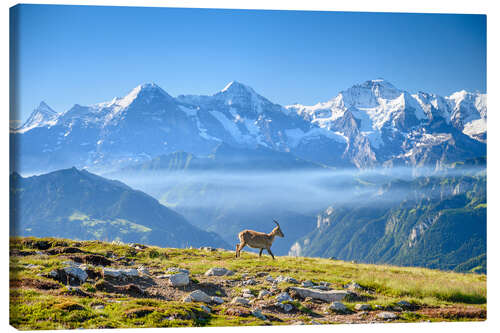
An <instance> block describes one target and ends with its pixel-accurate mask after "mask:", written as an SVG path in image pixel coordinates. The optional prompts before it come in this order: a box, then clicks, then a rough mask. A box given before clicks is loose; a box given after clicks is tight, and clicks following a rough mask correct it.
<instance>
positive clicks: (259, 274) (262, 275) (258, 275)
mask: <svg viewBox="0 0 500 333" xmlns="http://www.w3.org/2000/svg"><path fill="white" fill-rule="evenodd" d="M267 275H268V273H267V272H259V273H257V274H256V275H255V276H257V277H264V276H267Z"/></svg>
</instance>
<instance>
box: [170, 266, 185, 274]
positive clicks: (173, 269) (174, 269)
mask: <svg viewBox="0 0 500 333" xmlns="http://www.w3.org/2000/svg"><path fill="white" fill-rule="evenodd" d="M167 273H169V274H175V273H184V274H187V275H189V270H188V269H184V268H179V267H169V268H168V269H167Z"/></svg>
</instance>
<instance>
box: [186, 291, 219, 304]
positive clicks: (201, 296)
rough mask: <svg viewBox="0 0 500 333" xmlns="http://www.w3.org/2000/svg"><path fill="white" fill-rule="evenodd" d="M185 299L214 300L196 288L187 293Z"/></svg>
mask: <svg viewBox="0 0 500 333" xmlns="http://www.w3.org/2000/svg"><path fill="white" fill-rule="evenodd" d="M183 301H184V302H203V303H210V302H211V301H212V298H211V297H210V296H208V295H207V294H205V293H204V292H203V291H201V290H194V291H192V292H191V293H190V294H189V295H187V296H186V297H185V298H184V300H183Z"/></svg>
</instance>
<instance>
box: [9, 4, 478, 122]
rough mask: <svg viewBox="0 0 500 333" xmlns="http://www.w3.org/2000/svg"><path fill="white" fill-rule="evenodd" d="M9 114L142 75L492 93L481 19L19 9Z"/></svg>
mask: <svg viewBox="0 0 500 333" xmlns="http://www.w3.org/2000/svg"><path fill="white" fill-rule="evenodd" d="M11 15H12V16H11V17H12V20H11V32H12V31H15V32H16V34H14V35H13V36H12V37H13V39H12V40H13V41H14V45H13V46H14V48H13V49H14V50H15V52H14V53H13V54H12V55H13V56H14V57H15V59H13V60H15V65H16V66H13V67H12V68H13V70H12V74H13V75H15V77H16V81H15V82H16V84H15V86H14V88H15V93H16V95H15V101H16V104H15V108H14V109H15V110H18V112H19V114H18V113H15V114H12V113H11V117H12V118H21V119H22V120H24V119H26V118H27V117H28V115H29V113H30V112H31V111H32V110H33V108H34V107H36V106H37V105H38V104H39V103H40V101H42V100H44V101H45V102H47V104H49V105H50V106H52V107H53V108H54V109H55V110H56V111H58V112H62V111H66V110H67V109H69V108H70V107H71V106H72V105H73V104H83V105H85V104H93V103H97V102H102V101H107V100H111V99H112V98H113V97H114V96H123V95H125V94H127V92H128V91H129V90H131V89H132V88H133V87H135V86H137V85H139V84H141V83H144V82H155V83H157V84H158V85H160V86H161V87H162V88H164V89H165V90H166V91H167V92H168V93H169V94H171V95H173V96H177V95H179V94H213V93H215V92H217V91H218V90H221V89H222V88H223V87H224V86H225V85H226V84H227V83H228V82H230V81H232V80H237V81H240V82H242V83H245V84H248V85H250V86H252V87H253V88H254V89H255V90H256V91H257V92H258V93H260V94H262V95H263V96H265V97H267V98H268V99H270V100H271V101H273V102H276V103H280V104H284V105H286V104H292V103H295V102H299V103H302V104H314V103H316V102H319V101H326V100H329V99H331V98H332V97H334V96H335V95H336V94H337V93H338V92H339V91H341V90H343V89H346V88H348V87H350V86H352V85H353V84H356V83H360V82H363V81H365V80H368V79H373V78H378V77H383V78H385V79H387V80H389V81H390V82H392V83H393V84H394V85H395V86H397V87H399V88H402V89H406V90H408V91H410V92H416V91H418V90H423V91H427V92H433V93H437V94H441V95H448V94H450V93H452V92H455V91H458V90H462V89H465V90H469V91H480V92H486V16H484V15H451V14H442V15H439V14H390V13H345V12H304V11H254V10H207V9H173V8H133V7H91V6H89V7H86V6H51V5H21V6H17V7H14V8H13V9H11Z"/></svg>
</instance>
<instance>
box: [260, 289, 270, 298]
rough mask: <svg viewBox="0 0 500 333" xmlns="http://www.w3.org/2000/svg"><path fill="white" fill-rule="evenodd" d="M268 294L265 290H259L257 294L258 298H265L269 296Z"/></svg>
mask: <svg viewBox="0 0 500 333" xmlns="http://www.w3.org/2000/svg"><path fill="white" fill-rule="evenodd" d="M270 294H271V293H270V292H269V291H267V290H261V291H260V292H259V298H262V297H265V296H267V295H270Z"/></svg>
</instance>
